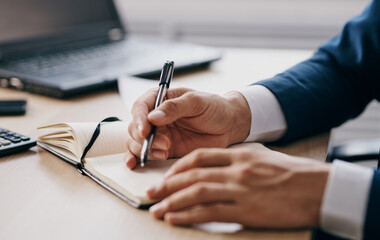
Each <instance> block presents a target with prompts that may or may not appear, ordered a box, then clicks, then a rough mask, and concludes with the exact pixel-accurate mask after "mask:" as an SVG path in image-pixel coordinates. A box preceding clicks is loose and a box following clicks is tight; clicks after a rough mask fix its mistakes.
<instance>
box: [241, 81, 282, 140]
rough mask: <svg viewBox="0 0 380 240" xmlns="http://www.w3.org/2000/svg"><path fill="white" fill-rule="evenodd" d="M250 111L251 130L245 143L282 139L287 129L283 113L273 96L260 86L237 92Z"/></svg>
mask: <svg viewBox="0 0 380 240" xmlns="http://www.w3.org/2000/svg"><path fill="white" fill-rule="evenodd" d="M238 91H239V92H240V93H241V94H242V95H243V96H244V97H245V99H246V100H247V102H248V105H249V108H250V110H251V115H252V116H251V129H250V133H249V135H248V137H247V139H246V140H245V142H253V141H259V142H269V141H275V140H277V139H279V138H280V137H282V136H283V135H284V134H285V132H286V129H287V125H286V121H285V116H284V113H283V112H282V109H281V106H280V103H279V102H278V100H277V98H276V97H275V96H274V94H273V93H272V92H271V91H270V90H269V89H268V88H266V87H264V86H262V85H252V86H248V87H246V88H244V89H240V90H238Z"/></svg>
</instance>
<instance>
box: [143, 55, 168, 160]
mask: <svg viewBox="0 0 380 240" xmlns="http://www.w3.org/2000/svg"><path fill="white" fill-rule="evenodd" d="M173 72H174V62H173V61H170V62H169V61H168V62H166V63H165V64H164V67H163V68H162V71H161V77H160V83H159V86H158V94H157V98H156V103H155V104H154V109H156V108H158V106H160V105H161V103H162V102H163V101H164V100H165V97H166V92H167V90H168V89H169V86H170V82H171V81H172V78H173ZM155 135H156V126H152V130H151V131H150V133H149V134H148V136H147V137H146V138H145V140H144V143H143V146H142V149H141V167H144V165H145V163H146V161H147V160H148V156H149V152H150V151H151V149H152V144H153V140H154V136H155Z"/></svg>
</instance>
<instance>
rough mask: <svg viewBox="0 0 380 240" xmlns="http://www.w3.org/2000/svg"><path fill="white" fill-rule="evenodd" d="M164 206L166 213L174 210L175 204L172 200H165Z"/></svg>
mask: <svg viewBox="0 0 380 240" xmlns="http://www.w3.org/2000/svg"><path fill="white" fill-rule="evenodd" d="M165 205H166V208H167V210H168V211H170V210H172V209H174V208H175V202H174V201H173V200H172V199H168V200H166V202H165Z"/></svg>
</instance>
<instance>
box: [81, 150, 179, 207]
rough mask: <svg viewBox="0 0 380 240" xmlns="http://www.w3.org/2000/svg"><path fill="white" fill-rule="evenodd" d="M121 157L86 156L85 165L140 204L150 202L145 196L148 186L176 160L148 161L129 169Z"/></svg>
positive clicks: (159, 178)
mask: <svg viewBox="0 0 380 240" xmlns="http://www.w3.org/2000/svg"><path fill="white" fill-rule="evenodd" d="M123 158H124V154H114V155H109V156H102V157H96V158H87V159H86V164H85V167H86V168H87V169H88V170H89V171H91V172H93V173H95V172H97V173H99V174H100V175H103V176H104V177H106V178H107V179H104V177H100V175H99V174H96V176H98V177H100V178H101V179H102V180H105V181H106V182H107V183H108V184H109V185H111V186H112V187H114V188H115V189H116V190H118V191H119V192H121V193H122V194H124V195H126V196H127V197H128V198H130V199H131V200H133V201H135V202H137V203H140V204H145V203H151V202H152V201H151V200H150V199H149V198H148V197H147V196H146V190H147V189H148V188H149V187H150V186H152V185H155V184H158V183H160V182H161V181H162V180H163V178H164V174H165V172H166V171H167V170H168V169H169V168H170V166H171V165H172V164H173V163H174V162H175V161H176V159H170V160H166V161H148V162H147V164H146V165H145V167H139V166H138V167H136V168H135V169H134V170H130V169H129V168H127V167H126V165H125V163H124V161H123ZM109 181H112V182H113V183H114V184H112V183H110V182H109ZM115 185H118V186H115Z"/></svg>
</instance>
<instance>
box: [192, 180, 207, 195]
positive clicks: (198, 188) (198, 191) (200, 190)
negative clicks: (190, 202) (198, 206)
mask: <svg viewBox="0 0 380 240" xmlns="http://www.w3.org/2000/svg"><path fill="white" fill-rule="evenodd" d="M206 192H207V186H206V185H205V184H204V183H197V184H195V185H194V197H196V198H201V197H202V196H204V194H205V193H206Z"/></svg>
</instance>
